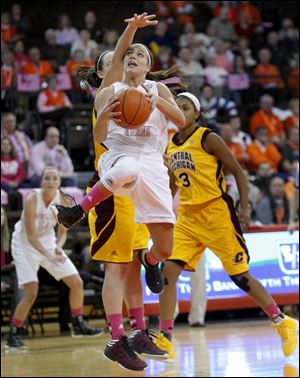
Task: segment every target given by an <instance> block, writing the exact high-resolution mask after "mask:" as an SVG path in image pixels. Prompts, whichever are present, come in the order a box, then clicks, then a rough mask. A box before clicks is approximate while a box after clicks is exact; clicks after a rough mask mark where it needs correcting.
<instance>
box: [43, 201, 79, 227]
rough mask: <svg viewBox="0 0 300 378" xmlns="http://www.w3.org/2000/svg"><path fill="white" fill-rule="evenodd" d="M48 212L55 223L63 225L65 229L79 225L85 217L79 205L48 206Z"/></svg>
mask: <svg viewBox="0 0 300 378" xmlns="http://www.w3.org/2000/svg"><path fill="white" fill-rule="evenodd" d="M50 210H51V211H52V214H53V216H54V217H55V218H56V220H57V222H58V223H61V224H63V225H64V226H65V227H66V228H71V227H73V226H75V224H77V223H79V222H80V221H81V220H82V219H83V218H84V217H85V213H84V211H83V210H82V208H81V206H80V205H76V206H73V207H65V206H61V205H52V206H50Z"/></svg>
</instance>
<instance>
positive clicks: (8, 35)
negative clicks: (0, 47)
mask: <svg viewBox="0 0 300 378" xmlns="http://www.w3.org/2000/svg"><path fill="white" fill-rule="evenodd" d="M17 35H18V31H17V28H16V26H15V25H10V24H9V25H8V24H1V41H2V42H5V43H9V42H10V41H11V40H12V39H14V37H16V36H17Z"/></svg>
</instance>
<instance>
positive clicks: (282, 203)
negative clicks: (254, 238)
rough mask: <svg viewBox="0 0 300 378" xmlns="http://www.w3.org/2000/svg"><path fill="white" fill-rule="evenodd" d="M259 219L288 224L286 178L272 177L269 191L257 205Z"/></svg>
mask: <svg viewBox="0 0 300 378" xmlns="http://www.w3.org/2000/svg"><path fill="white" fill-rule="evenodd" d="M256 215H257V219H258V220H259V221H260V222H261V223H263V224H265V225H268V224H287V223H288V221H289V203H288V200H287V198H286V197H285V194H284V180H283V179H282V178H281V177H279V176H275V177H273V178H272V179H271V182H270V187H269V193H268V194H267V195H265V196H264V197H263V198H262V200H261V201H260V202H259V204H258V205H257V207H256Z"/></svg>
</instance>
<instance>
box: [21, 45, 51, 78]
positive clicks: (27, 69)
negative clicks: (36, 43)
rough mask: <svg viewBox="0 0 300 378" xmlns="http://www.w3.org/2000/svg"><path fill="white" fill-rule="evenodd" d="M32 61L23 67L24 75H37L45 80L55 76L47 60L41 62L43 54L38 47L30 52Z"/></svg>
mask: <svg viewBox="0 0 300 378" xmlns="http://www.w3.org/2000/svg"><path fill="white" fill-rule="evenodd" d="M29 57H30V61H29V62H28V63H26V64H25V65H24V66H23V70H22V73H23V74H37V75H40V76H41V79H42V80H44V79H46V78H47V76H48V75H52V74H53V68H52V67H51V64H50V63H49V62H48V61H47V60H41V52H40V49H39V48H38V47H32V48H31V49H30V50H29Z"/></svg>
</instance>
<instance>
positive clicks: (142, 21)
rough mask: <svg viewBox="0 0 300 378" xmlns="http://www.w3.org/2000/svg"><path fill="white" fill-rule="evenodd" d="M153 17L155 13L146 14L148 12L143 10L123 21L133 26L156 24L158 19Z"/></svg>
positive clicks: (140, 26) (141, 26)
mask: <svg viewBox="0 0 300 378" xmlns="http://www.w3.org/2000/svg"><path fill="white" fill-rule="evenodd" d="M155 18H156V15H155V14H150V15H148V13H146V12H144V13H142V14H139V15H138V14H136V13H135V14H134V16H133V17H132V18H126V19H125V20H124V22H126V23H127V24H129V25H130V26H132V27H134V28H144V27H145V26H153V25H157V24H158V21H157V20H155Z"/></svg>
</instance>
